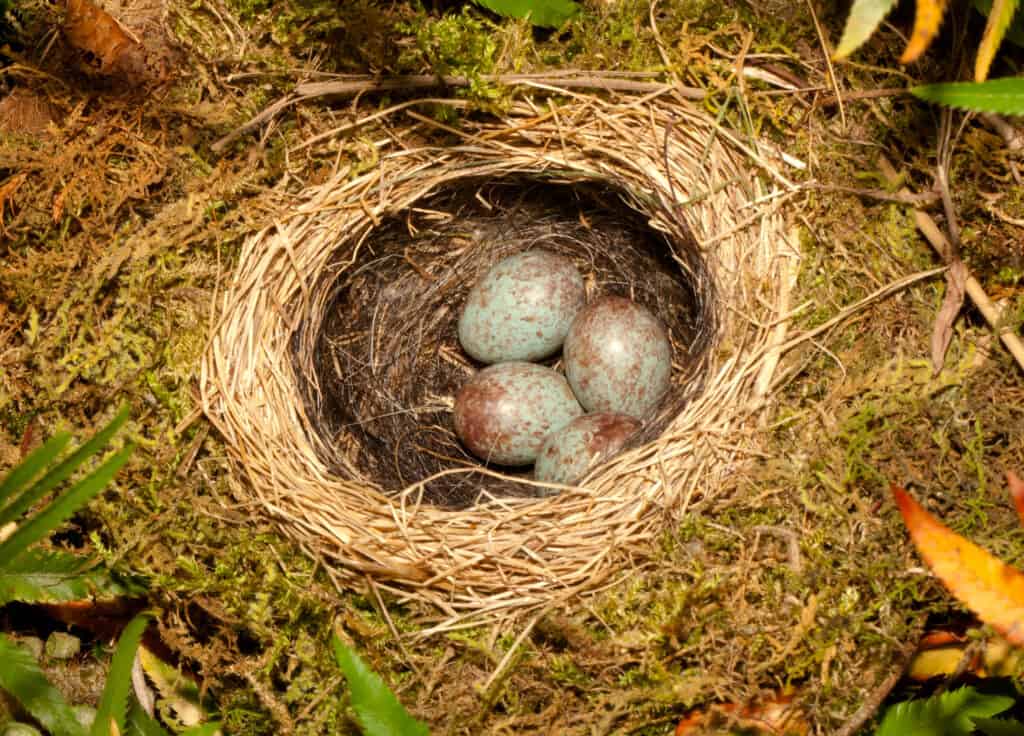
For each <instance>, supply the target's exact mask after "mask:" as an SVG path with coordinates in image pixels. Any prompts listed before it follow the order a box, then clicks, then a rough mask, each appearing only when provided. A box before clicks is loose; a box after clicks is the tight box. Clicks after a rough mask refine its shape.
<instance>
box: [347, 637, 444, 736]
mask: <svg viewBox="0 0 1024 736" xmlns="http://www.w3.org/2000/svg"><path fill="white" fill-rule="evenodd" d="M331 644H332V645H333V646H334V657H335V659H337V661H338V666H339V667H341V671H342V673H343V674H344V675H345V679H346V680H348V691H349V696H350V699H351V702H352V709H353V710H354V711H355V712H356V719H357V720H358V721H359V725H360V726H361V727H362V729H363V731H364V733H365V734H366V736H428V734H429V733H430V731H429V730H428V729H427V727H426V725H425V724H423V723H420V722H419V721H417V720H416V719H415V718H413V717H412V716H411V715H409V712H408V711H407V710H406V709H405V708H404V707H403V706H402V704H401V703H400V702H398V698H396V697H395V694H394V693H392V692H391V690H389V689H388V686H387V685H385V684H384V681H383V680H382V679H380V676H379V675H378V674H377V673H376V672H374V671H373V670H371V669H370V668H369V667H367V666H366V663H365V662H363V660H362V659H360V658H359V655H358V654H356V653H355V652H354V651H352V649H351V648H349V647H347V646H345V644H344V643H343V642H342V641H341V639H339V638H338V636H337V634H335V635H334V636H333V637H332V638H331Z"/></svg>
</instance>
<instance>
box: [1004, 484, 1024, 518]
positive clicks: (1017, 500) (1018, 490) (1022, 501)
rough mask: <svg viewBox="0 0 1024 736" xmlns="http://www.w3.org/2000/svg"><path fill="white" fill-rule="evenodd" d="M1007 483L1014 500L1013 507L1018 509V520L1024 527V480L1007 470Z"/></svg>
mask: <svg viewBox="0 0 1024 736" xmlns="http://www.w3.org/2000/svg"><path fill="white" fill-rule="evenodd" d="M1006 483H1007V485H1009V486H1010V497H1011V498H1012V499H1013V507H1014V508H1015V509H1017V518H1018V519H1019V520H1020V523H1021V525H1024V480H1021V479H1020V478H1018V477H1017V474H1016V473H1014V472H1013V471H1012V470H1007V471H1006Z"/></svg>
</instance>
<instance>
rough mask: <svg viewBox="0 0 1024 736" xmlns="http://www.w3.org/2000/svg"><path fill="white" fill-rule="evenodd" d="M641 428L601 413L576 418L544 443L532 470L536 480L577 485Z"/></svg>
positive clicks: (634, 422)
mask: <svg viewBox="0 0 1024 736" xmlns="http://www.w3.org/2000/svg"><path fill="white" fill-rule="evenodd" d="M640 426H641V425H640V422H639V421H637V420H636V419H634V418H633V417H630V416H626V415H625V414H612V413H610V412H598V413H596V414H585V415H584V416H582V417H577V418H576V419H573V420H572V421H571V422H569V423H568V424H567V425H565V426H564V427H562V428H561V429H560V430H558V431H556V432H552V433H551V434H550V435H548V438H547V439H546V440H544V445H543V447H541V450H540V454H539V455H538V456H537V464H536V465H535V466H534V468H533V475H534V478H536V479H537V480H539V481H542V482H544V483H561V484H563V485H572V484H574V483H577V482H579V481H580V480H581V479H582V478H583V476H585V475H586V474H587V472H588V471H590V469H591V468H593V467H595V466H597V465H599V464H600V463H603V462H604V461H605V460H608V459H610V458H611V457H612V456H613V455H615V453H617V452H618V451H619V450H621V449H622V447H623V445H625V444H626V441H627V440H629V438H630V437H632V436H633V435H634V434H636V431H637V430H638V429H640Z"/></svg>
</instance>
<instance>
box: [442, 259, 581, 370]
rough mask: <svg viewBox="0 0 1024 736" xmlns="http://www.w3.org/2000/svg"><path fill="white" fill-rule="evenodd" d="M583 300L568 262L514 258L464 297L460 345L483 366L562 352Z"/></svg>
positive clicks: (577, 278) (500, 264)
mask: <svg viewBox="0 0 1024 736" xmlns="http://www.w3.org/2000/svg"><path fill="white" fill-rule="evenodd" d="M584 300H585V295H584V291H583V277H582V276H581V275H580V272H579V271H578V270H577V269H576V266H574V265H573V263H572V261H570V260H569V259H568V258H565V257H563V256H560V255H556V254H555V253H551V252H549V251H546V250H530V251H526V252H523V253H517V254H516V255H514V256H509V257H508V258H506V259H504V260H502V261H500V262H498V263H497V264H495V265H494V266H492V267H491V269H490V270H489V271H488V272H487V274H486V275H485V276H484V277H483V278H482V279H481V280H480V281H479V282H477V284H476V285H475V286H474V287H473V289H472V290H471V291H470V292H469V296H468V297H467V299H466V304H465V306H464V307H463V310H462V315H461V316H460V317H459V342H460V343H461V344H462V348H463V349H464V350H465V351H466V352H467V353H469V354H470V355H471V356H473V357H474V358H476V359H477V360H479V361H481V362H484V363H504V362H506V361H514V360H541V359H543V358H547V357H548V356H550V355H554V354H555V353H556V352H558V349H559V348H560V347H562V342H563V341H564V340H565V335H566V333H567V332H568V331H569V325H570V324H571V323H572V320H573V318H574V317H575V316H576V313H577V312H579V310H580V309H581V308H582V307H583V302H584Z"/></svg>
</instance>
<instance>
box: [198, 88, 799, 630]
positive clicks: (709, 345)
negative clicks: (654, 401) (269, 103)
mask: <svg viewBox="0 0 1024 736" xmlns="http://www.w3.org/2000/svg"><path fill="white" fill-rule="evenodd" d="M550 91H552V90H548V89H546V90H543V91H538V92H539V93H540V94H547V93H549V92H550ZM455 104H459V103H458V102H456V103H455ZM400 114H401V113H400V112H398V111H396V112H395V113H394V114H393V118H392V119H390V120H388V121H387V122H388V126H387V127H388V130H389V136H388V138H387V139H386V140H383V141H380V142H378V144H377V145H378V147H379V149H380V159H379V164H378V165H377V166H376V167H374V168H373V169H372V170H369V171H365V172H362V173H358V172H354V171H351V170H348V169H344V168H343V169H340V170H338V171H337V172H336V174H335V175H334V176H333V177H332V178H331V179H330V180H329V181H328V182H326V183H325V184H322V185H319V186H315V187H310V188H309V189H308V190H306V191H305V192H304V193H303V195H302V197H301V203H300V204H299V205H298V206H297V207H296V209H295V211H294V212H293V213H292V214H291V215H290V216H289V217H288V218H286V219H284V220H283V221H280V222H276V223H275V224H273V225H272V226H270V227H267V228H266V229H265V230H263V231H261V232H260V233H258V234H256V235H255V236H253V237H252V238H250V239H249V240H248V241H247V242H246V244H245V246H244V249H243V252H242V254H241V258H240V263H239V266H238V269H237V271H236V273H235V275H234V278H233V280H232V282H231V283H230V284H229V286H228V288H227V289H226V292H225V294H224V296H223V303H222V305H221V310H220V315H219V320H218V322H217V324H216V328H215V334H214V335H213V338H212V340H211V344H210V347H209V349H208V350H207V352H206V354H205V356H204V359H203V363H202V369H201V370H202V373H201V393H202V401H203V408H204V410H205V412H206V413H207V415H208V416H209V417H210V419H211V421H212V422H213V423H214V424H215V425H216V426H217V428H218V429H219V430H220V431H221V433H222V434H223V436H224V437H225V440H226V442H227V445H228V447H229V450H230V453H231V457H232V460H233V462H234V465H235V466H236V469H237V471H238V472H237V473H236V474H235V476H234V477H233V482H234V491H235V493H236V494H237V495H238V496H239V498H240V499H241V500H243V501H247V502H252V503H253V504H254V505H255V506H257V507H258V508H261V509H262V510H263V511H264V512H265V513H267V514H269V515H270V516H271V517H273V518H274V519H276V520H277V521H278V522H279V523H280V526H281V528H282V530H283V531H284V532H285V533H286V534H287V535H289V536H290V537H292V538H294V539H296V540H297V541H299V542H300V543H301V544H303V545H304V546H305V548H306V549H308V550H309V551H310V553H311V554H315V555H317V556H318V557H320V558H321V559H323V560H324V561H325V562H326V563H327V566H328V568H329V569H330V572H331V575H332V576H333V577H334V579H335V582H336V583H337V584H339V585H356V584H361V583H362V579H363V578H364V576H366V575H371V576H373V577H374V578H375V579H376V580H377V583H378V584H379V585H380V587H383V588H385V589H388V590H390V591H391V592H393V593H394V595H396V596H397V597H398V598H399V600H409V599H420V600H425V601H428V602H430V603H432V604H434V605H435V606H437V607H438V608H439V609H440V612H441V621H440V623H439V626H440V627H447V626H453V625H456V622H458V621H460V620H461V619H463V618H465V617H474V618H479V617H497V616H502V615H505V614H508V613H512V612H520V611H522V610H524V609H526V608H532V607H536V606H539V605H545V604H548V603H552V602H554V601H557V600H562V599H565V598H569V597H572V596H574V595H578V594H580V593H583V592H587V591H593V590H595V589H598V588H601V587H604V586H606V585H609V584H613V583H614V582H615V580H616V579H617V577H616V576H617V575H621V574H624V573H626V572H627V571H628V570H629V569H630V568H631V567H632V566H636V565H638V564H641V563H642V562H643V560H644V558H645V557H646V556H647V555H648V553H649V551H650V548H651V545H650V542H651V540H652V539H654V538H655V537H656V535H657V534H658V533H659V532H660V531H661V530H662V529H664V528H665V525H666V524H669V523H671V522H672V521H673V520H674V519H678V518H680V517H681V516H682V515H684V514H687V513H700V512H701V509H702V507H704V506H705V505H706V504H708V503H709V501H711V500H712V499H713V497H714V494H715V490H716V487H717V486H718V484H719V480H720V478H721V477H722V475H723V474H726V473H729V472H732V471H733V470H734V469H735V467H736V464H737V463H738V462H740V461H741V460H742V459H744V458H745V457H747V456H748V455H749V454H750V453H753V452H756V435H755V433H752V432H751V431H750V425H751V421H750V420H751V417H752V416H753V414H754V412H756V411H757V410H758V408H759V407H760V406H761V405H762V404H763V400H764V394H765V392H766V391H767V389H768V386H769V385H770V380H768V379H770V374H771V370H772V368H773V366H774V364H775V362H776V361H777V359H778V353H777V350H776V348H777V347H778V346H779V345H781V343H782V342H783V340H784V337H785V335H784V331H783V332H780V328H779V325H780V323H781V321H782V320H781V318H782V317H784V316H785V312H786V311H787V310H788V306H787V299H788V287H789V274H791V273H793V268H792V263H794V262H795V261H794V259H796V258H797V253H796V251H795V250H793V249H792V248H791V246H789V245H788V244H787V242H786V239H785V237H784V234H783V233H782V218H781V215H780V214H779V210H780V207H781V205H782V204H783V203H784V202H785V201H786V200H787V199H788V197H789V195H790V193H791V190H792V187H791V185H790V184H789V182H788V181H787V180H786V179H785V178H784V177H783V176H782V175H780V174H779V173H778V172H776V171H775V170H774V169H772V168H771V166H770V164H769V163H768V162H767V161H766V159H765V158H764V157H763V156H762V155H761V153H760V152H759V150H760V149H759V148H758V147H757V146H756V145H755V144H753V143H746V142H744V141H743V140H742V139H741V138H739V137H738V136H736V135H735V134H734V133H732V132H730V131H728V130H727V129H724V128H722V127H721V126H720V125H719V124H717V123H716V122H715V121H714V120H713V119H711V118H709V117H708V116H707V115H706V114H705V113H703V112H702V111H700V110H699V109H697V108H695V107H693V106H692V105H691V104H690V103H688V102H686V101H685V100H682V99H680V98H678V97H677V96H676V95H674V94H673V92H672V88H671V87H670V86H667V87H666V88H665V90H664V91H662V92H659V93H655V94H649V95H646V96H644V97H636V98H633V97H623V98H615V99H607V98H605V99H602V98H598V97H591V96H585V95H580V94H573V93H570V92H567V91H566V92H565V93H564V96H562V97H559V98H557V100H556V98H553V97H551V98H547V99H545V100H544V104H543V107H541V106H540V105H539V104H538V103H535V102H534V100H532V99H529V98H524V99H523V101H521V102H519V103H517V104H515V105H514V106H513V108H512V109H511V110H510V111H509V112H508V113H507V114H506V116H505V117H504V118H502V119H494V118H482V119H476V118H471V117H466V118H465V119H464V120H463V121H462V122H461V128H460V130H458V131H456V130H454V129H452V128H450V127H447V126H444V125H441V124H439V123H433V122H432V121H430V120H428V119H427V118H424V117H422V116H420V115H417V114H413V115H412V117H413V119H414V121H415V122H413V123H409V124H404V125H403V123H402V122H401V119H400V118H399V115H400ZM435 129H436V130H435ZM425 134H426V135H429V136H430V137H429V138H427V140H430V141H431V142H432V144H430V145H427V144H423V143H422V141H423V140H424V137H425ZM441 139H445V140H444V144H441V143H433V141H437V140H441ZM325 145H326V144H325ZM499 234H500V235H502V236H504V237H503V238H502V239H498V238H497V237H496V236H497V235H499ZM495 243H498V245H495ZM536 245H539V246H540V247H544V248H547V249H553V250H558V251H559V252H564V253H567V254H571V255H572V257H573V258H574V259H576V260H577V263H578V264H580V265H581V267H582V270H583V271H584V275H585V278H586V279H587V281H588V292H591V293H595V294H596V293H620V294H625V295H628V296H632V297H634V298H636V299H637V300H638V301H640V302H642V303H645V304H646V305H647V306H649V307H650V308H652V309H653V310H654V311H656V313H658V314H659V316H661V317H662V319H663V320H664V321H666V323H667V324H668V325H669V328H670V331H671V334H672V339H673V343H674V346H675V348H674V349H675V359H674V364H676V365H675V370H674V374H675V377H674V385H673V389H672V392H671V396H670V397H668V398H667V399H666V401H665V402H663V404H662V405H661V407H660V408H659V409H658V411H657V412H655V413H654V414H652V415H651V416H650V417H647V418H646V419H647V421H646V422H645V430H644V432H643V434H642V435H641V436H640V437H638V438H637V441H636V442H634V444H633V445H632V446H630V447H629V448H628V449H627V451H626V452H624V453H622V454H620V455H618V456H617V457H615V458H614V459H612V460H611V461H610V462H608V463H606V464H604V465H603V466H601V467H600V468H598V469H596V470H595V471H594V472H592V473H591V474H590V475H589V476H588V477H587V478H586V479H584V481H582V482H581V485H580V486H579V487H566V488H561V489H555V490H558V492H557V493H555V494H553V495H552V494H550V493H549V492H550V491H551V490H552V489H550V488H548V489H544V488H541V489H537V488H536V484H533V483H532V482H531V481H529V480H528V478H524V477H522V476H521V475H520V476H518V477H517V476H515V475H508V474H505V473H499V472H497V471H496V470H494V469H491V468H487V467H482V466H481V465H480V464H478V463H476V462H474V461H472V460H471V459H469V458H467V457H465V456H464V455H463V456H458V453H457V449H456V448H457V445H453V444H452V442H451V437H450V429H448V428H447V426H446V425H445V424H444V417H445V415H446V413H450V405H451V398H452V397H451V389H452V386H455V385H457V383H458V382H460V381H463V380H465V377H466V376H468V375H469V372H470V371H471V370H472V365H471V364H470V363H469V361H468V360H467V359H466V358H465V357H464V356H460V355H458V353H457V351H455V350H453V349H451V347H450V346H451V345H452V344H454V343H452V342H451V340H452V339H453V338H452V337H450V336H449V337H443V335H445V334H448V333H446V332H445V331H446V330H448V329H449V326H450V324H451V321H452V318H453V314H452V312H456V313H457V309H458V305H459V299H460V297H459V295H460V294H464V293H465V290H466V289H467V288H468V285H469V284H470V283H471V282H472V280H473V278H474V275H475V274H476V273H477V272H480V273H482V271H480V269H481V268H484V267H485V265H486V264H487V263H490V262H493V260H494V259H495V258H496V257H499V256H500V254H501V253H502V252H503V251H502V248H505V249H510V250H512V251H515V250H521V249H524V248H526V247H534V246H536ZM453 274H454V276H453ZM445 289H450V290H451V292H450V293H448V292H445ZM389 312H394V313H389ZM456 316H457V315H456ZM382 325H383V326H382ZM446 340H447V341H448V342H446ZM371 353H372V354H371ZM359 365H362V366H363V367H364V371H363V372H364V373H365V374H366V375H362V376H360V375H359V374H360V371H359V370H358V366H359ZM389 372H390V373H389ZM367 376H369V378H367ZM389 404H390V405H391V406H392V407H393V409H392V410H391V412H389V411H388V406H389ZM389 413H391V414H392V415H393V417H400V418H401V422H403V424H401V425H400V426H398V425H395V426H384V425H387V424H388V421H390V419H391V417H387V416H386V415H388V414H389ZM448 426H450V424H449V425H448ZM446 433H447V434H446ZM374 443H379V445H380V446H376V447H375V446H374ZM530 496H535V497H530ZM536 496H539V497H536ZM435 630H436V629H435Z"/></svg>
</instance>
